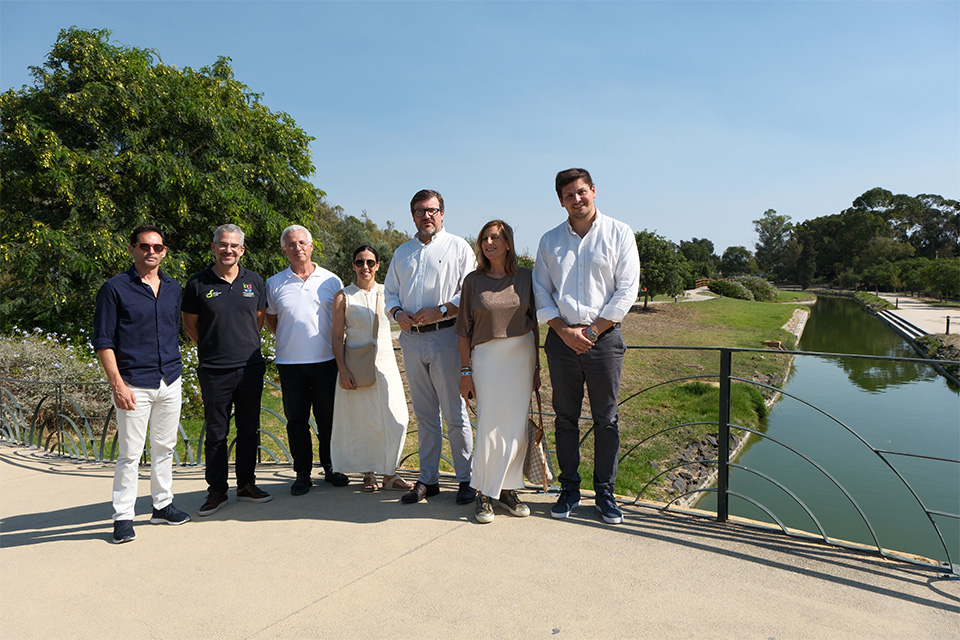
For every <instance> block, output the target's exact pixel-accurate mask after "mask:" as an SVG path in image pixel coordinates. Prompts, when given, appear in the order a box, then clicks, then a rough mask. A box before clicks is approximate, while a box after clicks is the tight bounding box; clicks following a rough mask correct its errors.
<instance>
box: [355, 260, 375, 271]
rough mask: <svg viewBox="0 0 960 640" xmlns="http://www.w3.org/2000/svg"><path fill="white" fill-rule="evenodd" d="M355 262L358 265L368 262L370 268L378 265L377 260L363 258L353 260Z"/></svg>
mask: <svg viewBox="0 0 960 640" xmlns="http://www.w3.org/2000/svg"><path fill="white" fill-rule="evenodd" d="M353 264H354V265H356V266H358V267H362V266H363V265H364V264H366V265H367V267H368V268H370V269H373V268H374V267H375V266H377V261H376V260H364V259H363V258H357V259H356V260H354V261H353Z"/></svg>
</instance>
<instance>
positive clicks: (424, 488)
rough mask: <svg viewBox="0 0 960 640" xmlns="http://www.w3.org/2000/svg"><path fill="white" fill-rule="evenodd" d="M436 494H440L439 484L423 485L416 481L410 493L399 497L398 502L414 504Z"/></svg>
mask: <svg viewBox="0 0 960 640" xmlns="http://www.w3.org/2000/svg"><path fill="white" fill-rule="evenodd" d="M438 493H440V485H439V484H424V483H422V482H420V481H419V480H417V484H415V485H413V489H412V490H411V491H409V492H408V493H405V494H403V495H402V496H400V502H402V503H404V504H413V503H414V502H420V501H421V500H423V499H424V498H429V497H431V496H435V495H437V494H438Z"/></svg>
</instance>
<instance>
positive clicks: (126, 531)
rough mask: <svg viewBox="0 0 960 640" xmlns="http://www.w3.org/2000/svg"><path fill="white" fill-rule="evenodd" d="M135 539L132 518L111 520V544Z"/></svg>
mask: <svg viewBox="0 0 960 640" xmlns="http://www.w3.org/2000/svg"><path fill="white" fill-rule="evenodd" d="M136 539H137V534H136V533H134V531H133V520H114V521H113V544H121V543H123V542H130V541H131V540H136Z"/></svg>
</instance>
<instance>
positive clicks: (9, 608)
mask: <svg viewBox="0 0 960 640" xmlns="http://www.w3.org/2000/svg"><path fill="white" fill-rule="evenodd" d="M260 471H261V473H260V480H259V483H260V484H261V486H262V487H264V488H265V489H266V490H267V491H270V492H271V493H272V494H273V495H274V500H273V501H272V502H270V503H266V504H250V503H237V502H235V501H233V496H232V492H231V501H230V503H229V504H228V505H227V506H226V507H225V508H223V509H222V510H221V511H220V512H219V513H217V514H214V515H213V516H210V517H207V518H199V517H196V510H197V508H198V507H199V505H200V503H201V502H202V500H203V497H204V495H205V484H204V482H203V475H202V470H201V469H196V468H190V469H182V470H178V471H177V472H176V475H175V477H176V480H175V489H176V490H177V492H178V494H177V499H176V504H177V505H178V506H180V507H181V508H183V509H186V510H188V511H189V512H190V513H191V514H192V515H194V518H195V521H194V522H190V523H187V524H185V525H183V526H180V527H171V526H166V525H150V524H148V523H147V520H148V519H149V518H148V516H147V515H141V516H139V517H138V518H137V520H136V523H137V536H138V537H137V539H136V540H135V541H134V542H131V543H127V544H123V545H114V544H110V543H109V542H108V539H109V537H110V534H111V531H112V527H111V522H110V520H109V515H110V506H109V503H108V500H109V496H110V487H111V480H110V478H111V475H112V465H101V464H77V463H74V462H70V461H65V460H62V459H59V458H55V457H52V456H49V455H46V454H43V453H42V452H37V451H34V450H28V449H22V448H14V447H11V446H9V445H5V444H0V488H2V489H0V491H2V493H0V576H2V578H0V579H2V583H0V584H2V596H3V598H2V602H3V605H2V606H3V622H2V623H0V624H2V627H0V629H2V631H0V634H2V636H3V637H4V638H18V639H22V638H58V639H60V638H177V639H183V638H203V639H210V638H376V637H391V638H418V639H419V638H444V639H448V638H471V639H472V638H492V637H495V638H554V637H559V638H762V639H766V638H831V639H834V638H857V639H860V638H897V639H901V638H956V637H958V635H960V615H958V613H960V581H956V580H947V579H943V578H942V577H941V576H940V575H938V574H937V573H936V572H933V571H931V570H928V569H920V568H917V567H914V566H912V565H907V564H903V563H899V562H892V561H887V560H883V559H880V558H876V557H873V556H866V555H860V554H856V553H853V552H849V551H844V550H838V549H833V548H829V547H823V546H819V545H806V544H802V543H800V542H797V541H795V540H791V539H787V538H784V537H782V536H776V535H770V534H764V533H760V532H755V531H750V530H746V529H743V528H736V527H732V526H723V525H718V524H716V523H714V522H710V521H705V520H700V519H696V518H692V517H689V516H684V515H680V514H662V513H658V512H655V511H651V510H648V509H636V508H627V509H625V521H624V524H623V525H620V526H616V527H613V526H608V525H604V524H603V523H602V522H601V521H600V520H599V518H598V514H597V512H596V511H595V510H594V508H593V505H592V504H591V503H589V501H585V502H584V505H583V506H582V507H580V509H577V510H576V511H575V512H574V515H573V516H571V518H570V519H569V520H567V521H563V522H560V521H555V520H553V519H551V518H550V517H549V514H548V513H547V512H548V510H549V507H550V504H551V503H552V500H551V499H550V498H548V497H547V496H543V495H538V494H534V493H529V494H527V496H526V500H527V501H528V503H529V504H530V505H531V508H532V510H533V515H532V516H531V517H530V518H526V519H519V518H513V517H510V516H509V515H506V514H504V513H503V512H500V511H499V510H498V515H497V518H496V520H495V521H494V522H493V523H492V524H489V525H479V524H476V523H475V522H474V521H473V520H472V517H471V515H472V506H470V507H458V506H457V505H456V504H454V500H453V495H454V485H453V483H452V482H449V481H447V482H445V483H444V490H443V492H442V493H441V494H440V495H439V496H437V497H435V498H431V499H429V501H428V502H427V503H421V504H417V505H402V504H399V503H398V501H397V499H398V497H399V494H397V493H395V492H378V493H374V494H364V493H362V492H360V490H359V486H357V485H355V484H352V485H350V486H349V487H346V488H343V489H335V488H333V487H331V486H329V485H324V484H323V483H322V482H321V483H320V484H321V485H322V486H319V487H315V488H314V489H313V490H312V491H311V492H310V493H309V494H307V495H306V496H301V497H293V496H291V495H290V493H289V491H288V487H289V484H290V481H291V480H292V477H293V472H292V470H291V468H290V467H289V466H272V465H263V466H262V467H261V469H260ZM141 478H142V480H143V481H142V482H141V495H144V494H146V492H147V488H148V485H149V482H148V481H147V480H146V476H143V475H141ZM137 510H138V513H140V514H149V510H150V504H149V499H148V498H146V497H143V498H141V499H140V500H139V501H138V503H137Z"/></svg>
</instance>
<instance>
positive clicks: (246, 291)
mask: <svg viewBox="0 0 960 640" xmlns="http://www.w3.org/2000/svg"><path fill="white" fill-rule="evenodd" d="M255 295H257V294H256V293H254V291H253V285H252V284H248V283H246V282H244V283H243V297H244V298H252V297H253V296H255Z"/></svg>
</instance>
